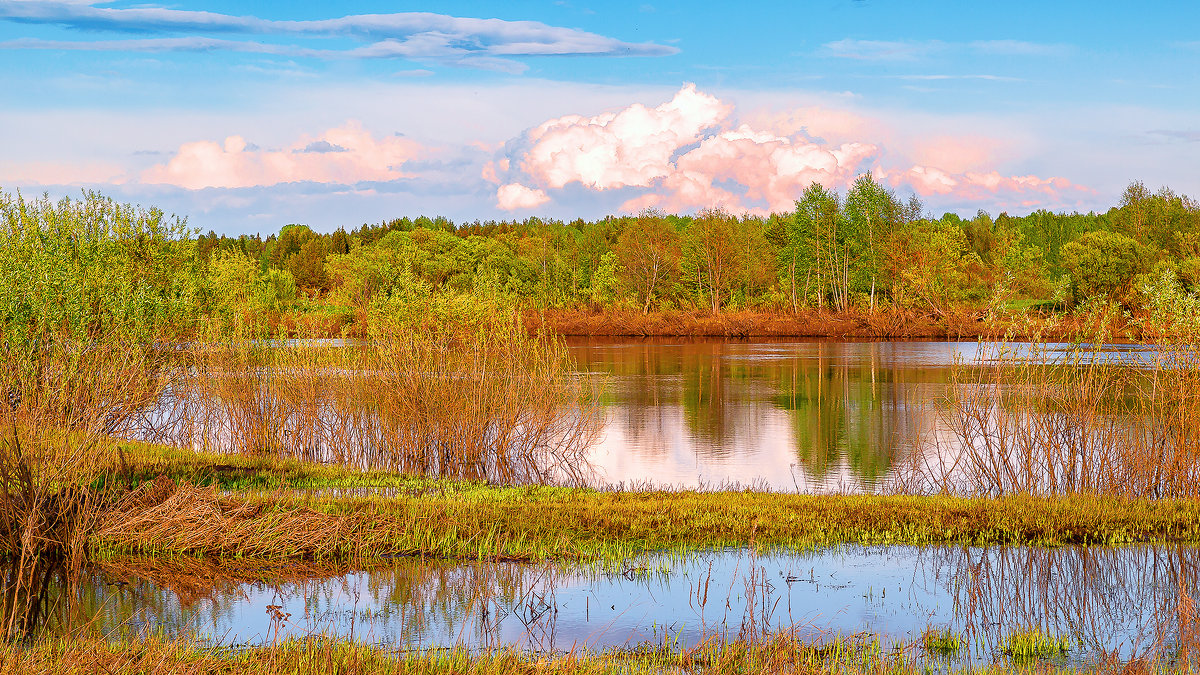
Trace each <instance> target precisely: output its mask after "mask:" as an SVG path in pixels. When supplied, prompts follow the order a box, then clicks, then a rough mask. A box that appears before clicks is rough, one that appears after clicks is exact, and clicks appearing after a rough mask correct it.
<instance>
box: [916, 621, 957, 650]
mask: <svg viewBox="0 0 1200 675" xmlns="http://www.w3.org/2000/svg"><path fill="white" fill-rule="evenodd" d="M962 648H963V639H962V636H961V635H959V634H958V633H955V632H954V631H952V630H950V629H949V628H942V629H938V628H933V627H932V626H930V627H929V628H927V629H925V632H924V633H922V634H921V649H922V650H924V651H925V653H926V654H933V655H938V656H954V655H955V654H957V653H958V652H959V651H960V650H961V649H962Z"/></svg>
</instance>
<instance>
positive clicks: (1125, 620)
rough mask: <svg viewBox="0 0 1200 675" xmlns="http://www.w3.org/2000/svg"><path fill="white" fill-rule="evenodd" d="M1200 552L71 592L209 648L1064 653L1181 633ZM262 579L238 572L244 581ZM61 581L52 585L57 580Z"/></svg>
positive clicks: (446, 574) (705, 562)
mask: <svg viewBox="0 0 1200 675" xmlns="http://www.w3.org/2000/svg"><path fill="white" fill-rule="evenodd" d="M1198 553H1200V552H1198V551H1197V550H1196V549H1194V548H1190V547H1184V546H1160V547H1153V546H1140V547H1127V548H1101V547H1091V548H1080V547H1066V548H1055V549H1046V548H1022V547H992V548H956V547H925V548H919V547H898V546H893V547H865V548H864V547H859V546H846V547H839V548H831V549H825V550H819V551H813V552H809V553H790V554H784V553H775V554H769V555H756V554H755V553H753V552H750V551H744V550H721V551H712V552H708V553H702V554H699V555H696V556H692V557H689V558H687V559H683V560H680V559H672V558H670V557H666V556H648V557H645V558H641V559H638V560H633V561H627V562H626V563H624V564H622V565H618V566H614V567H611V568H609V569H601V568H591V567H583V568H580V567H559V566H555V565H551V564H545V565H527V564H517V563H501V564H496V563H454V562H445V561H423V560H419V559H411V558H409V559H397V560H395V561H393V562H394V564H393V565H391V566H388V567H385V568H378V569H374V570H372V571H345V572H337V573H335V572H325V573H322V574H318V575H316V576H305V572H304V570H303V569H302V568H295V569H289V568H287V567H280V568H273V569H272V568H259V567H244V566H243V567H242V568H240V569H238V570H234V569H229V568H221V567H217V566H211V565H206V564H204V563H201V562H198V561H193V562H190V563H175V564H170V563H168V564H164V563H163V561H156V560H148V559H129V560H124V561H111V562H108V563H105V564H104V565H103V566H102V567H101V568H99V569H97V570H95V571H94V572H93V573H92V575H91V577H90V582H89V583H85V584H84V585H83V586H82V587H81V588H80V590H79V591H78V593H79V595H78V597H76V598H74V602H71V603H63V602H59V603H55V606H58V607H63V606H68V605H73V606H74V607H75V609H76V617H77V618H79V619H86V620H90V621H93V623H92V626H93V627H94V628H96V629H98V630H100V631H102V632H103V633H105V634H107V635H110V636H114V637H115V636H117V635H120V634H132V635H143V634H146V633H148V632H160V633H163V634H165V635H167V636H181V635H186V636H192V637H198V638H200V639H201V640H203V641H206V642H210V643H215V644H222V645H253V644H263V643H268V644H269V643H271V642H273V641H274V640H276V639H282V638H285V637H298V636H305V635H312V634H320V635H327V636H329V635H338V636H343V637H347V638H352V639H355V640H359V641H362V642H366V643H372V644H380V645H386V646H389V647H393V648H401V649H414V648H431V647H446V646H466V647H470V648H494V647H505V646H514V647H519V648H521V649H526V650H533V651H543V652H562V651H569V650H572V649H577V648H580V647H584V646H586V647H589V648H594V649H599V648H604V647H621V646H633V645H637V644H640V643H644V642H651V643H656V644H662V643H663V641H664V640H667V639H669V640H671V641H672V642H675V643H678V644H679V645H682V646H685V647H686V646H691V645H695V644H697V643H698V642H700V641H701V640H703V639H705V638H706V637H710V636H714V635H716V636H722V637H726V638H731V639H732V638H738V637H743V638H753V637H755V636H757V635H762V634H763V632H764V631H771V630H781V629H782V630H793V631H795V633H796V634H797V635H798V636H799V637H801V638H802V639H805V640H817V641H830V640H833V639H836V638H844V637H848V636H859V637H862V636H868V637H869V638H870V639H874V638H876V637H877V638H879V639H880V640H881V646H882V647H883V648H884V649H885V650H887V649H906V650H909V651H910V652H911V654H910V655H911V656H915V657H918V658H921V657H922V655H921V653H920V647H919V641H920V637H921V635H922V633H923V632H924V631H926V630H927V629H930V628H934V629H938V630H949V631H952V632H953V633H954V634H956V635H957V636H959V637H960V639H961V640H962V642H963V644H964V645H965V646H964V648H963V649H962V650H960V652H959V653H958V654H957V655H955V657H954V658H955V659H958V660H966V661H969V662H972V663H989V662H992V661H996V660H999V659H1001V658H1002V650H1003V645H1004V640H1005V638H1006V637H1007V636H1008V635H1010V634H1011V633H1013V632H1015V631H1019V630H1026V629H1029V628H1036V629H1038V630H1040V631H1042V632H1043V633H1044V634H1045V635H1048V636H1056V637H1062V638H1065V639H1067V641H1068V643H1069V645H1070V648H1069V651H1068V654H1067V657H1066V659H1067V660H1068V661H1069V662H1071V663H1076V664H1088V663H1095V662H1096V661H1098V660H1099V659H1100V658H1102V656H1103V655H1105V654H1108V655H1114V654H1115V655H1118V656H1120V657H1122V658H1123V659H1130V658H1135V657H1142V656H1154V655H1164V654H1165V655H1169V654H1170V653H1172V652H1171V650H1173V649H1176V648H1178V647H1179V645H1180V642H1181V640H1183V641H1186V640H1191V639H1195V637H1196V636H1195V635H1194V633H1195V631H1196V630H1197V626H1195V622H1194V619H1195V616H1194V614H1195V611H1194V608H1193V605H1192V601H1191V598H1192V597H1194V595H1195V593H1196V591H1197V582H1198V581H1200V574H1198V573H1200V569H1198V563H1200V557H1198V556H1197V554H1198ZM255 578H258V579H270V581H261V580H260V581H247V580H246V579H255ZM60 592H62V591H60Z"/></svg>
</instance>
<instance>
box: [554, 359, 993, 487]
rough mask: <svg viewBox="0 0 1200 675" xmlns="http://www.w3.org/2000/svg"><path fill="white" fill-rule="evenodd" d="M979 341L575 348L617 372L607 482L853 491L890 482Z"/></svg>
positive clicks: (598, 461) (604, 458)
mask: <svg viewBox="0 0 1200 675" xmlns="http://www.w3.org/2000/svg"><path fill="white" fill-rule="evenodd" d="M978 349H979V347H978V345H977V343H974V342H837V341H829V340H812V341H792V342H730V341H715V340H710V341H681V340H674V341H670V340H652V341H628V342H577V343H574V344H573V345H572V353H573V355H574V356H575V358H576V359H577V360H578V362H579V364H580V367H581V368H583V369H586V370H588V371H592V372H599V373H603V374H605V375H606V376H607V378H606V379H607V383H608V386H607V389H606V397H605V400H604V405H605V408H606V412H607V423H606V425H605V430H604V435H603V437H602V440H601V441H600V443H599V444H598V445H597V446H596V448H595V449H594V450H593V453H592V456H591V459H592V462H593V463H594V464H595V466H596V467H597V468H598V469H599V470H600V472H601V474H600V475H601V480H603V481H607V482H610V483H620V482H624V483H646V482H651V483H655V484H665V485H675V486H685V487H695V486H703V485H709V486H712V485H727V484H731V483H736V484H740V485H754V486H766V487H770V488H772V489H777V490H789V491H790V490H800V491H816V490H828V489H855V488H858V487H862V486H864V485H867V486H869V485H871V484H874V483H875V482H877V481H879V480H881V479H883V478H885V477H886V476H887V475H888V473H889V471H890V470H891V468H892V466H893V464H894V462H895V461H896V459H897V457H898V456H900V455H902V453H904V452H905V451H906V450H907V448H908V447H909V446H910V445H911V444H912V443H913V441H914V440H915V438H916V434H917V430H918V429H920V428H923V425H924V426H927V425H928V424H929V423H930V421H931V420H929V419H928V416H929V414H930V410H929V407H928V406H927V405H924V404H925V403H927V402H929V401H931V400H933V399H935V398H936V397H938V396H941V395H942V394H944V393H945V385H946V383H947V381H948V378H949V374H950V367H951V366H952V365H953V364H954V362H955V359H961V360H965V361H968V362H969V361H972V360H974V359H975V358H976V356H977V354H978Z"/></svg>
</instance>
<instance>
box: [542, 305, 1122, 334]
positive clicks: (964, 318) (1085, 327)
mask: <svg viewBox="0 0 1200 675" xmlns="http://www.w3.org/2000/svg"><path fill="white" fill-rule="evenodd" d="M522 316H523V320H524V324H525V326H526V327H527V328H528V329H529V330H530V331H531V332H534V333H536V332H539V331H546V332H550V333H555V334H558V335H563V336H568V337H710V338H771V337H807V338H857V339H895V340H901V339H951V340H963V339H977V338H991V339H1002V338H1003V339H1008V340H1029V339H1037V340H1068V341H1069V340H1074V339H1084V338H1087V339H1090V338H1091V337H1092V336H1095V335H1097V334H1105V335H1107V336H1109V338H1110V339H1118V340H1131V341H1136V340H1138V339H1140V338H1141V337H1142V335H1143V329H1142V327H1141V326H1140V325H1138V324H1136V323H1135V322H1132V321H1130V320H1128V318H1127V317H1123V316H1115V315H1114V316H1101V317H1096V316H1076V315H1043V314H1041V313H1038V312H1032V311H1020V312H1013V313H1010V314H1004V315H999V316H990V317H989V316H988V315H987V314H986V313H985V312H983V311H981V310H968V309H962V310H955V311H950V312H946V313H943V314H929V313H922V312H915V311H905V310H894V309H881V310H879V311H876V312H868V311H859V310H850V311H846V312H832V311H827V310H817V309H802V310H800V311H799V312H796V313H791V312H780V311H749V310H739V311H729V312H722V313H717V314H714V313H711V312H703V311H665V312H650V313H647V314H643V313H641V312H636V311H628V310H613V309H607V310H601V311H588V310H582V309H575V310H571V309H547V310H533V309H529V310H525V311H524V312H523V313H522Z"/></svg>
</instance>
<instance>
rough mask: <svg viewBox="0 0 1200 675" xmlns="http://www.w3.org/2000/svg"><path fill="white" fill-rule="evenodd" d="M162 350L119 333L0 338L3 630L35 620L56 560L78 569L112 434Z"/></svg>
mask: <svg viewBox="0 0 1200 675" xmlns="http://www.w3.org/2000/svg"><path fill="white" fill-rule="evenodd" d="M160 366H161V363H160V357H159V355H157V354H156V353H155V351H154V350H153V349H151V348H149V347H147V346H146V345H145V344H142V343H137V342H131V341H126V340H124V339H122V338H120V337H119V336H117V335H103V336H96V337H93V338H91V339H88V340H83V339H78V338H74V337H69V336H63V335H50V336H48V337H46V338H45V339H42V340H37V341H23V342H16V341H9V342H6V343H4V344H2V345H0V394H2V395H3V396H4V400H3V402H2V405H0V557H3V558H4V562H5V564H6V565H7V568H6V574H5V576H4V579H3V584H4V597H5V606H4V613H3V615H2V618H3V626H0V630H3V631H4V633H5V634H6V635H7V636H9V637H13V636H15V635H18V634H23V633H24V632H25V631H26V630H27V629H28V627H29V625H31V624H32V623H36V614H37V603H38V602H39V598H40V597H41V592H40V590H39V589H41V588H42V587H44V586H45V584H46V583H47V582H48V579H49V578H50V575H51V572H52V569H53V567H54V566H56V565H58V564H60V563H66V564H67V565H68V566H69V567H70V568H73V569H77V568H78V567H79V564H80V563H81V562H82V558H83V555H84V553H85V551H86V546H87V541H88V537H89V536H90V535H91V533H92V531H93V530H94V529H95V528H96V526H97V524H98V522H99V519H100V514H101V511H102V507H103V504H104V494H103V491H104V482H105V481H104V478H105V477H106V475H108V474H109V473H111V472H113V471H114V470H115V469H116V468H117V465H118V457H117V454H116V451H115V449H114V444H113V442H112V440H111V436H112V435H113V434H119V433H123V432H125V431H126V430H127V428H128V424H129V421H130V420H131V418H132V417H133V416H134V415H135V414H136V413H137V412H138V411H140V410H142V409H144V408H145V407H146V406H148V405H149V404H150V403H151V402H153V401H154V400H156V398H157V397H158V395H159V392H160V391H161V389H162V387H163V384H164V378H163V376H162V370H161V368H160Z"/></svg>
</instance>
